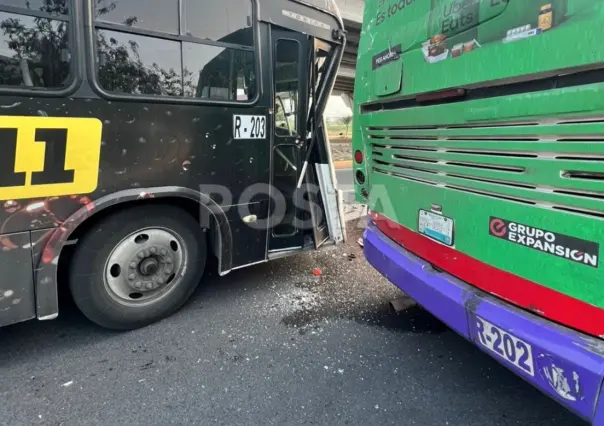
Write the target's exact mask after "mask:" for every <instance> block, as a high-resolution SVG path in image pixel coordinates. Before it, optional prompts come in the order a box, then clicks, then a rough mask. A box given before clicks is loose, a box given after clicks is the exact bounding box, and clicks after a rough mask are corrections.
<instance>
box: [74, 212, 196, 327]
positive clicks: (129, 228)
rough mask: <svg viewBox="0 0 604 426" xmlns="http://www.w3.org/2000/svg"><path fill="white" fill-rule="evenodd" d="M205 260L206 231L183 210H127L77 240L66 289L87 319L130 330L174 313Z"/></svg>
mask: <svg viewBox="0 0 604 426" xmlns="http://www.w3.org/2000/svg"><path fill="white" fill-rule="evenodd" d="M206 257H207V242H206V233H205V232H203V230H202V229H201V228H200V226H199V224H198V223H197V221H195V219H193V217H191V215H189V214H188V213H187V212H185V211H184V210H182V209H180V208H175V207H171V206H167V205H157V206H156V205H144V206H135V207H130V208H127V209H125V210H121V211H118V212H116V213H115V214H111V215H110V216H107V217H105V218H103V219H101V220H100V221H99V222H98V223H95V224H94V225H93V226H92V227H91V229H90V230H89V231H88V232H87V233H86V234H85V235H84V236H83V237H82V238H80V241H79V242H78V245H77V246H76V251H75V253H74V256H73V258H72V259H71V262H70V265H69V266H68V267H69V287H70V290H71V294H72V296H73V299H74V301H75V303H76V305H77V307H78V308H79V309H80V310H81V311H82V313H83V314H84V315H85V316H86V317H87V318H88V319H90V320H91V321H93V322H95V323H96V324H98V325H100V326H102V327H105V328H109V329H114V330H131V329H135V328H139V327H143V326H145V325H148V324H151V323H153V322H156V321H158V320H160V319H162V318H165V317H167V316H169V315H171V314H172V313H174V312H175V311H177V310H178V309H179V308H180V307H181V306H182V305H183V304H184V303H185V302H186V301H187V300H188V299H189V297H190V296H191V294H193V292H194V291H195V289H196V288H197V285H198V284H199V282H200V281H201V278H202V275H203V272H204V269H205V265H206ZM135 264H136V266H135ZM116 265H117V266H116ZM149 286H152V287H153V288H150V287H149Z"/></svg>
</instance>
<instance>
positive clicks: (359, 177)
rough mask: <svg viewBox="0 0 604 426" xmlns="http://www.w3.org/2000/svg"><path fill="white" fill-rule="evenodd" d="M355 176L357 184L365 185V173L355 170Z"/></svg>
mask: <svg viewBox="0 0 604 426" xmlns="http://www.w3.org/2000/svg"><path fill="white" fill-rule="evenodd" d="M355 176H356V178H357V182H358V183H359V184H360V185H363V184H364V183H365V173H363V172H362V171H361V170H357V172H356V173H355Z"/></svg>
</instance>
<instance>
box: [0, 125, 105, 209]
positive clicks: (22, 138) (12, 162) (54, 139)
mask: <svg viewBox="0 0 604 426" xmlns="http://www.w3.org/2000/svg"><path fill="white" fill-rule="evenodd" d="M102 127H103V124H102V123H101V121H100V120H98V119H96V118H67V117H12V116H0V142H1V143H2V152H1V153H0V199H2V200H14V199H24V198H37V197H52V196H60V195H75V194H87V193H90V192H93V191H94V190H95V189H96V187H97V183H98V176H99V160H100V154H101V133H102Z"/></svg>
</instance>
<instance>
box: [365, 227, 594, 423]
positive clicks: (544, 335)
mask: <svg viewBox="0 0 604 426" xmlns="http://www.w3.org/2000/svg"><path fill="white" fill-rule="evenodd" d="M364 239H365V243H364V246H365V249H364V250H365V257H366V258H367V260H368V261H369V263H371V265H373V267H374V268H376V269H377V270H378V271H380V272H381V273H382V274H383V275H384V276H385V277H386V278H388V279H389V280H390V281H391V282H392V283H394V284H395V285H396V286H397V287H399V288H400V289H401V290H403V291H404V292H405V293H406V294H408V295H409V296H410V297H412V298H413V299H415V300H416V301H417V302H418V303H419V304H420V305H422V306H423V307H424V308H425V309H426V310H428V311H430V312H431V313H432V314H433V315H435V316H436V317H438V318H439V319H440V320H441V321H443V322H444V323H446V324H447V325H448V326H449V327H451V328H452V329H454V330H455V331H456V332H457V333H459V334H461V335H462V336H464V337H465V338H466V339H468V340H470V341H471V342H472V343H474V344H475V345H476V346H478V347H480V348H481V349H482V350H483V351H485V352H486V353H488V354H489V355H491V356H492V357H493V358H495V359H496V360H497V361H499V362H500V363H501V364H503V365H505V366H506V367H508V368H510V369H511V370H512V371H513V372H515V373H516V374H518V375H519V376H521V377H523V378H524V379H526V380H527V381H529V382H530V383H532V384H533V385H534V386H536V387H537V388H539V389H540V390H541V391H542V392H544V393H546V394H547V395H549V396H550V397H552V398H553V399H555V400H556V401H558V402H559V403H560V404H562V405H564V406H565V407H566V408H568V409H569V410H571V411H572V412H574V413H576V414H577V415H579V416H580V417H582V418H584V419H585V420H587V421H591V422H592V423H593V424H595V425H604V406H603V404H602V402H601V401H600V399H601V398H599V397H600V389H601V386H602V381H603V378H604V341H602V340H599V339H595V338H592V337H590V336H587V335H585V334H582V333H579V332H577V331H574V330H571V329H568V328H565V327H562V326H560V325H557V324H554V323H552V322H550V321H548V320H546V319H543V318H541V317H538V316H536V315H534V314H531V313H529V312H526V311H523V310H520V309H517V308H515V307H513V306H512V305H510V304H508V303H506V302H504V301H502V300H499V299H496V298H494V297H493V296H490V295H488V294H486V293H484V292H482V291H481V290H478V289H476V288H474V287H472V286H470V285H468V284H466V283H464V282H462V281H460V280H458V279H456V278H454V277H452V276H451V275H449V274H447V273H444V272H438V271H436V270H434V269H433V268H432V267H431V266H430V264H429V263H427V262H425V261H423V260H422V259H419V258H417V257H416V256H414V255H413V254H411V253H410V252H408V251H407V250H405V249H403V248H402V247H401V246H400V245H398V244H396V243H395V242H393V241H392V240H390V239H389V238H388V237H387V236H385V235H384V234H383V233H382V232H381V231H380V230H378V229H377V228H376V227H375V225H373V224H372V223H369V225H368V227H367V230H366V231H365V235H364ZM477 316H478V317H480V318H482V320H486V321H488V322H489V323H490V324H493V325H495V326H497V327H499V328H500V329H502V330H505V331H507V332H508V333H510V334H511V335H513V336H515V337H516V338H518V339H521V340H523V341H524V342H526V343H528V344H530V345H531V346H532V364H533V366H534V368H533V373H534V374H529V373H528V372H526V371H524V370H522V369H520V368H518V367H516V366H515V365H514V364H512V363H511V362H509V361H508V360H507V359H505V358H503V357H500V356H499V355H497V354H496V353H494V352H491V351H490V350H489V349H487V348H485V347H484V346H483V345H481V344H479V343H478V338H477V337H476V336H477V329H476V327H477V319H476V317H477Z"/></svg>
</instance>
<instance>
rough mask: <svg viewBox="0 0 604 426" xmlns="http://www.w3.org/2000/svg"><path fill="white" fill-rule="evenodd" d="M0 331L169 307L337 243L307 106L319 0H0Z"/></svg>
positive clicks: (323, 6)
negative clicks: (239, 274) (68, 301)
mask: <svg viewBox="0 0 604 426" xmlns="http://www.w3.org/2000/svg"><path fill="white" fill-rule="evenodd" d="M0 34H1V40H0V139H1V142H2V146H1V148H0V149H1V150H2V151H1V153H0V162H2V164H3V165H1V166H0V198H1V199H2V205H3V207H4V208H3V209H2V210H0V223H1V228H0V247H1V249H2V251H1V253H0V274H1V275H2V279H1V281H0V326H4V325H8V324H13V323H16V322H20V321H25V320H28V319H33V318H38V319H40V320H49V319H54V318H56V317H57V315H58V311H59V309H58V305H59V304H58V300H59V298H58V295H59V293H60V292H63V291H65V292H69V293H71V296H72V297H73V299H74V301H75V303H76V305H77V306H78V308H79V309H80V310H81V311H82V312H83V313H84V315H85V316H86V317H88V318H89V319H90V320H92V321H93V322H95V323H97V324H99V325H100V326H103V327H107V328H112V329H132V328H136V327H141V326H144V325H147V324H149V323H151V322H154V321H157V320H159V319H161V318H164V317H166V316H167V315H170V314H171V313H173V312H174V311H176V310H177V309H178V308H179V307H181V306H182V305H183V304H184V303H185V302H186V301H187V299H188V298H189V296H190V295H191V294H192V293H193V291H194V290H195V288H196V287H197V285H198V283H199V282H200V280H201V278H202V275H203V273H204V270H205V267H206V259H208V257H210V256H213V257H215V258H216V259H217V262H216V263H217V265H218V269H219V270H218V272H219V274H221V275H224V274H227V273H228V272H230V271H232V270H234V269H237V268H242V267H244V266H249V265H253V264H257V263H261V262H266V261H268V260H270V259H274V258H278V257H283V256H287V255H291V254H294V253H299V252H302V251H306V250H312V249H317V248H319V247H321V246H322V245H328V244H336V243H338V242H340V241H342V240H343V236H344V233H345V230H344V223H343V221H342V216H341V215H340V213H339V212H340V211H341V205H340V197H338V191H337V190H336V188H335V174H334V171H333V168H332V166H331V161H330V159H331V158H330V157H331V153H330V150H329V144H328V139H327V134H326V131H325V124H324V120H323V116H322V113H323V111H324V109H325V105H326V103H327V100H328V97H329V95H330V93H331V89H332V87H333V84H334V81H335V78H336V73H337V69H338V66H339V63H340V60H341V57H342V52H343V48H344V44H345V32H344V28H343V24H342V19H341V17H340V15H339V12H338V10H337V7H336V5H335V4H334V3H332V0H308V1H298V0H220V1H209V0H0Z"/></svg>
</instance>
